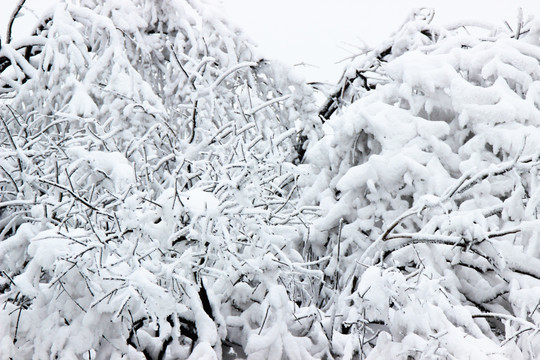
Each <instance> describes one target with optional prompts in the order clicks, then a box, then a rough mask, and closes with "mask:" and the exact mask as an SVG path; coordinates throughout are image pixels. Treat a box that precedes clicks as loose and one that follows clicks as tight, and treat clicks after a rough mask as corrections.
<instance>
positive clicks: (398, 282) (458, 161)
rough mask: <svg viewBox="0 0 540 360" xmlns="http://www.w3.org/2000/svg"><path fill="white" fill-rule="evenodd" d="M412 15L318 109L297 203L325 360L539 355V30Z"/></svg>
mask: <svg viewBox="0 0 540 360" xmlns="http://www.w3.org/2000/svg"><path fill="white" fill-rule="evenodd" d="M431 20H432V13H429V12H425V11H420V12H418V13H416V14H415V16H413V17H412V19H411V21H410V22H407V23H406V24H405V25H404V26H403V27H402V28H401V30H400V31H398V32H397V33H396V34H395V36H393V37H392V38H391V39H390V40H389V41H387V42H386V43H384V44H382V45H381V46H380V47H379V48H376V49H374V50H372V51H369V52H367V53H365V54H363V55H361V56H358V57H357V58H356V59H354V60H353V61H352V62H351V64H350V65H349V66H348V67H347V69H346V70H345V74H344V77H343V79H342V81H341V82H340V83H339V84H338V87H337V88H336V91H335V93H334V95H331V96H330V97H329V99H328V101H327V102H326V103H325V105H324V106H323V108H322V110H321V116H322V117H323V118H325V119H326V120H327V121H326V123H325V125H324V127H325V135H324V137H323V138H322V139H321V140H320V141H319V142H318V143H315V144H314V145H313V146H311V147H310V148H309V150H308V152H307V153H306V161H307V162H308V163H309V165H310V166H311V169H312V171H313V173H315V174H316V175H313V176H312V177H311V178H307V179H306V178H304V180H303V181H305V183H307V184H310V185H311V188H310V189H307V190H306V191H305V192H304V193H303V201H304V202H305V203H306V204H312V205H313V204H315V205H320V206H321V208H322V211H323V216H322V217H321V218H320V219H318V220H316V221H315V222H314V224H313V226H312V228H311V231H310V244H311V250H312V252H313V254H312V256H313V258H315V259H317V258H324V257H330V260H329V261H328V262H324V263H322V264H321V267H320V268H321V270H322V271H324V273H325V284H324V290H323V291H321V298H320V299H319V302H320V306H321V308H322V310H323V311H325V312H326V313H327V314H329V315H331V316H329V317H328V320H327V321H326V323H324V322H323V327H324V328H325V330H326V331H327V333H330V334H332V336H331V338H330V340H331V347H332V352H333V354H334V356H336V357H337V358H351V357H355V356H356V357H359V358H366V357H367V358H369V359H379V358H391V359H396V358H400V359H401V358H402V359H413V358H414V359H420V358H429V359H431V358H441V359H450V358H451V359H467V358H474V359H483V358H485V359H531V358H535V356H537V355H538V354H539V353H540V345H539V344H540V334H539V330H540V313H539V310H540V309H539V307H540V306H539V305H540V296H539V295H540V294H539V291H540V270H539V269H540V252H539V244H540V242H539V241H540V240H539V238H538V233H539V230H540V222H539V220H538V204H539V200H538V199H539V197H538V194H539V187H538V183H539V180H540V178H539V177H538V167H539V165H540V152H539V148H538V140H537V139H538V138H539V137H540V130H539V125H540V108H539V105H540V102H539V100H538V99H539V94H540V47H539V45H540V23H538V22H535V21H532V20H530V19H527V20H524V19H519V25H518V26H516V29H515V30H509V28H507V27H504V28H503V27H501V28H496V27H493V28H491V27H487V28H481V27H478V26H477V25H475V24H471V25H470V26H469V24H466V23H460V24H457V25H456V26H450V27H447V28H443V27H440V26H436V25H433V24H432V23H431Z"/></svg>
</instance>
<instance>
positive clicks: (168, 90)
mask: <svg viewBox="0 0 540 360" xmlns="http://www.w3.org/2000/svg"><path fill="white" fill-rule="evenodd" d="M216 12H217V10H216V9H214V8H212V7H211V6H210V5H207V4H206V5H205V4H202V3H201V2H199V1H145V0H141V1H90V0H85V1H81V2H79V4H78V5H75V4H71V3H61V4H59V5H58V6H57V7H56V8H55V9H53V10H51V12H50V13H49V14H47V15H46V16H45V18H44V19H46V20H44V21H43V22H42V23H41V25H40V26H38V27H37V28H36V31H35V32H34V35H32V36H31V37H28V38H23V39H20V40H17V39H14V40H13V42H12V43H11V44H10V45H9V46H8V45H6V46H4V47H2V49H1V50H0V52H1V53H0V60H1V59H2V57H5V58H6V59H8V60H9V59H11V60H12V61H11V60H10V61H7V62H2V64H3V65H2V66H3V67H2V68H1V70H2V74H1V77H0V85H1V86H0V88H1V89H2V92H3V93H4V97H6V98H9V100H5V101H4V105H3V107H2V112H1V122H2V123H1V124H0V126H2V131H1V132H0V144H1V152H2V157H1V159H0V171H1V172H2V177H1V184H0V186H1V188H0V189H1V194H0V197H1V198H0V240H1V242H0V271H1V273H0V274H1V277H0V279H1V280H0V281H1V282H0V300H1V302H2V309H1V310H0V341H1V344H0V348H1V349H2V351H1V354H0V358H2V359H4V358H5V359H8V358H17V359H20V358H30V357H32V356H34V357H36V358H52V357H58V358H62V359H67V358H85V359H90V358H91V359H95V358H96V357H98V358H120V357H122V356H124V357H127V358H130V359H136V358H146V359H164V358H174V359H182V358H188V357H190V356H191V358H193V359H199V358H202V355H204V356H206V357H207V358H221V357H222V356H225V354H226V353H228V352H230V351H233V352H234V351H237V352H238V354H239V356H244V355H250V356H251V355H253V356H255V357H256V356H257V355H256V354H261V353H265V351H268V350H265V345H264V344H265V342H264V341H263V340H257V339H261V337H265V336H266V337H267V338H268V337H270V336H273V335H272V334H275V336H276V337H279V338H281V339H282V343H281V345H279V344H278V345H276V344H270V345H271V346H272V347H271V348H269V349H271V350H273V351H274V350H275V351H280V352H281V353H285V352H287V354H289V353H290V354H291V355H290V356H291V357H292V356H293V355H294V356H296V358H298V359H301V358H302V359H304V358H308V357H309V356H314V357H318V356H317V355H316V354H317V353H318V352H321V351H323V350H324V349H325V348H327V346H324V341H323V339H321V338H320V334H321V332H322V330H320V327H318V326H317V323H316V318H317V316H318V313H317V312H316V309H315V308H314V307H313V306H311V300H310V299H311V298H313V296H314V295H313V293H312V292H313V291H314V290H313V287H312V285H311V284H312V282H315V283H317V282H318V283H320V278H321V273H320V271H313V270H311V268H310V266H307V265H305V264H304V263H305V261H304V254H303V244H304V242H305V240H306V238H307V232H308V228H307V224H309V222H310V218H311V217H313V215H314V213H315V212H316V210H317V209H316V208H314V207H309V206H305V207H299V206H298V195H297V194H298V192H299V184H298V181H297V179H298V177H299V175H300V174H301V168H300V167H299V166H298V164H299V163H300V162H301V161H302V157H303V153H304V151H305V148H306V147H307V146H308V145H309V143H310V141H313V140H316V139H317V136H318V131H319V130H318V128H319V126H318V123H319V119H318V116H317V107H316V106H315V104H314V100H313V94H312V89H311V88H310V87H308V86H307V85H305V84H304V83H303V82H301V81H298V80H296V78H297V77H296V75H294V74H291V73H290V69H288V68H287V67H285V66H283V65H281V64H279V63H275V62H269V61H266V60H265V59H263V58H261V57H260V55H258V54H257V51H256V49H255V47H254V46H252V45H251V44H250V42H249V41H248V39H246V37H245V36H244V35H243V34H242V33H240V32H239V31H238V30H236V29H235V28H234V27H232V26H231V25H229V24H228V23H227V22H226V21H224V20H223V19H221V18H220V17H219V16H217V15H216V14H215V13H216ZM17 41H19V44H22V45H20V46H16V45H15V44H17ZM25 44H26V45H27V44H31V52H30V55H31V56H29V57H25V56H26V52H25V51H26V49H27V48H29V47H28V46H30V45H28V46H27V47H26V48H25V47H24V46H25ZM267 306H268V307H269V310H268V316H265V310H264V309H266V308H267ZM298 314H300V315H298ZM295 317H303V319H304V320H296V318H295ZM314 322H315V325H314V324H313V323H314ZM37 324H39V326H36V325H37ZM317 329H319V330H320V331H319V332H317ZM290 344H293V345H294V346H295V348H294V349H293V348H291V347H290V346H289V345H290ZM270 345H269V346H270ZM321 349H322V350H321Z"/></svg>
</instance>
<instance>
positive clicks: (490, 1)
mask: <svg viewBox="0 0 540 360" xmlns="http://www.w3.org/2000/svg"><path fill="white" fill-rule="evenodd" d="M155 1H160V0H155ZM214 1H219V2H221V3H222V4H223V6H224V8H225V13H226V16H228V17H229V18H230V19H231V20H232V21H233V22H235V23H237V24H238V25H240V26H241V27H243V28H244V29H245V30H246V32H247V33H248V34H249V35H250V36H251V38H252V39H253V40H254V41H255V42H256V43H258V44H259V45H260V47H261V48H262V50H263V52H264V53H265V54H267V56H268V57H272V58H278V59H280V60H282V61H284V62H286V63H289V64H291V65H294V64H297V63H302V62H304V63H306V64H310V66H307V65H306V66H300V67H299V68H301V69H302V71H303V73H304V75H305V76H306V78H307V79H308V80H309V81H330V82H335V81H336V80H337V79H338V77H339V75H340V73H341V68H342V66H343V64H339V65H336V64H335V63H336V62H338V61H339V60H342V59H344V58H346V57H347V56H349V55H351V54H352V53H354V52H355V51H358V49H357V48H355V46H357V45H359V44H362V41H364V42H365V43H367V44H368V45H372V46H373V45H376V44H377V43H378V42H379V41H382V40H384V39H385V38H386V37H387V36H388V35H390V34H391V33H392V32H393V31H395V30H397V28H398V27H399V26H400V25H401V24H402V23H403V21H404V19H405V18H406V16H407V15H408V14H409V13H410V11H411V9H413V8H417V7H422V6H427V7H431V8H434V9H435V14H436V15H435V19H434V21H435V22H436V23H440V24H445V23H447V22H450V21H453V20H462V19H474V20H484V21H491V22H495V23H502V21H503V20H507V21H508V22H509V23H510V24H511V25H513V24H514V23H515V21H516V16H517V9H518V8H519V7H522V8H523V11H524V14H525V16H527V15H535V14H536V17H540V0H214ZM0 2H1V3H2V5H1V8H0V9H1V10H0V34H1V36H2V38H3V39H4V38H5V32H6V24H7V18H8V17H9V15H10V14H11V12H12V9H13V8H14V6H15V4H16V3H17V0H0ZM55 2H56V0H27V2H26V4H27V7H29V8H33V9H40V10H38V11H41V10H43V9H44V8H46V7H48V6H49V5H51V4H54V3H55ZM26 13H27V15H25V18H24V19H17V23H18V24H19V27H18V28H16V30H17V31H24V30H25V29H24V27H28V25H27V24H28V23H33V22H34V21H35V17H34V16H32V15H29V12H28V11H27V12H26ZM28 20H32V21H30V22H28ZM25 24H26V25H25Z"/></svg>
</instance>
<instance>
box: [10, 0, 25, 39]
mask: <svg viewBox="0 0 540 360" xmlns="http://www.w3.org/2000/svg"><path fill="white" fill-rule="evenodd" d="M25 2H26V0H19V3H18V4H17V6H16V7H15V10H13V13H11V16H10V18H9V22H8V25H7V32H6V43H7V44H9V43H10V42H11V30H12V27H13V22H14V21H15V18H16V17H17V15H19V12H20V11H21V9H22V7H23V5H24V3H25Z"/></svg>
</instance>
